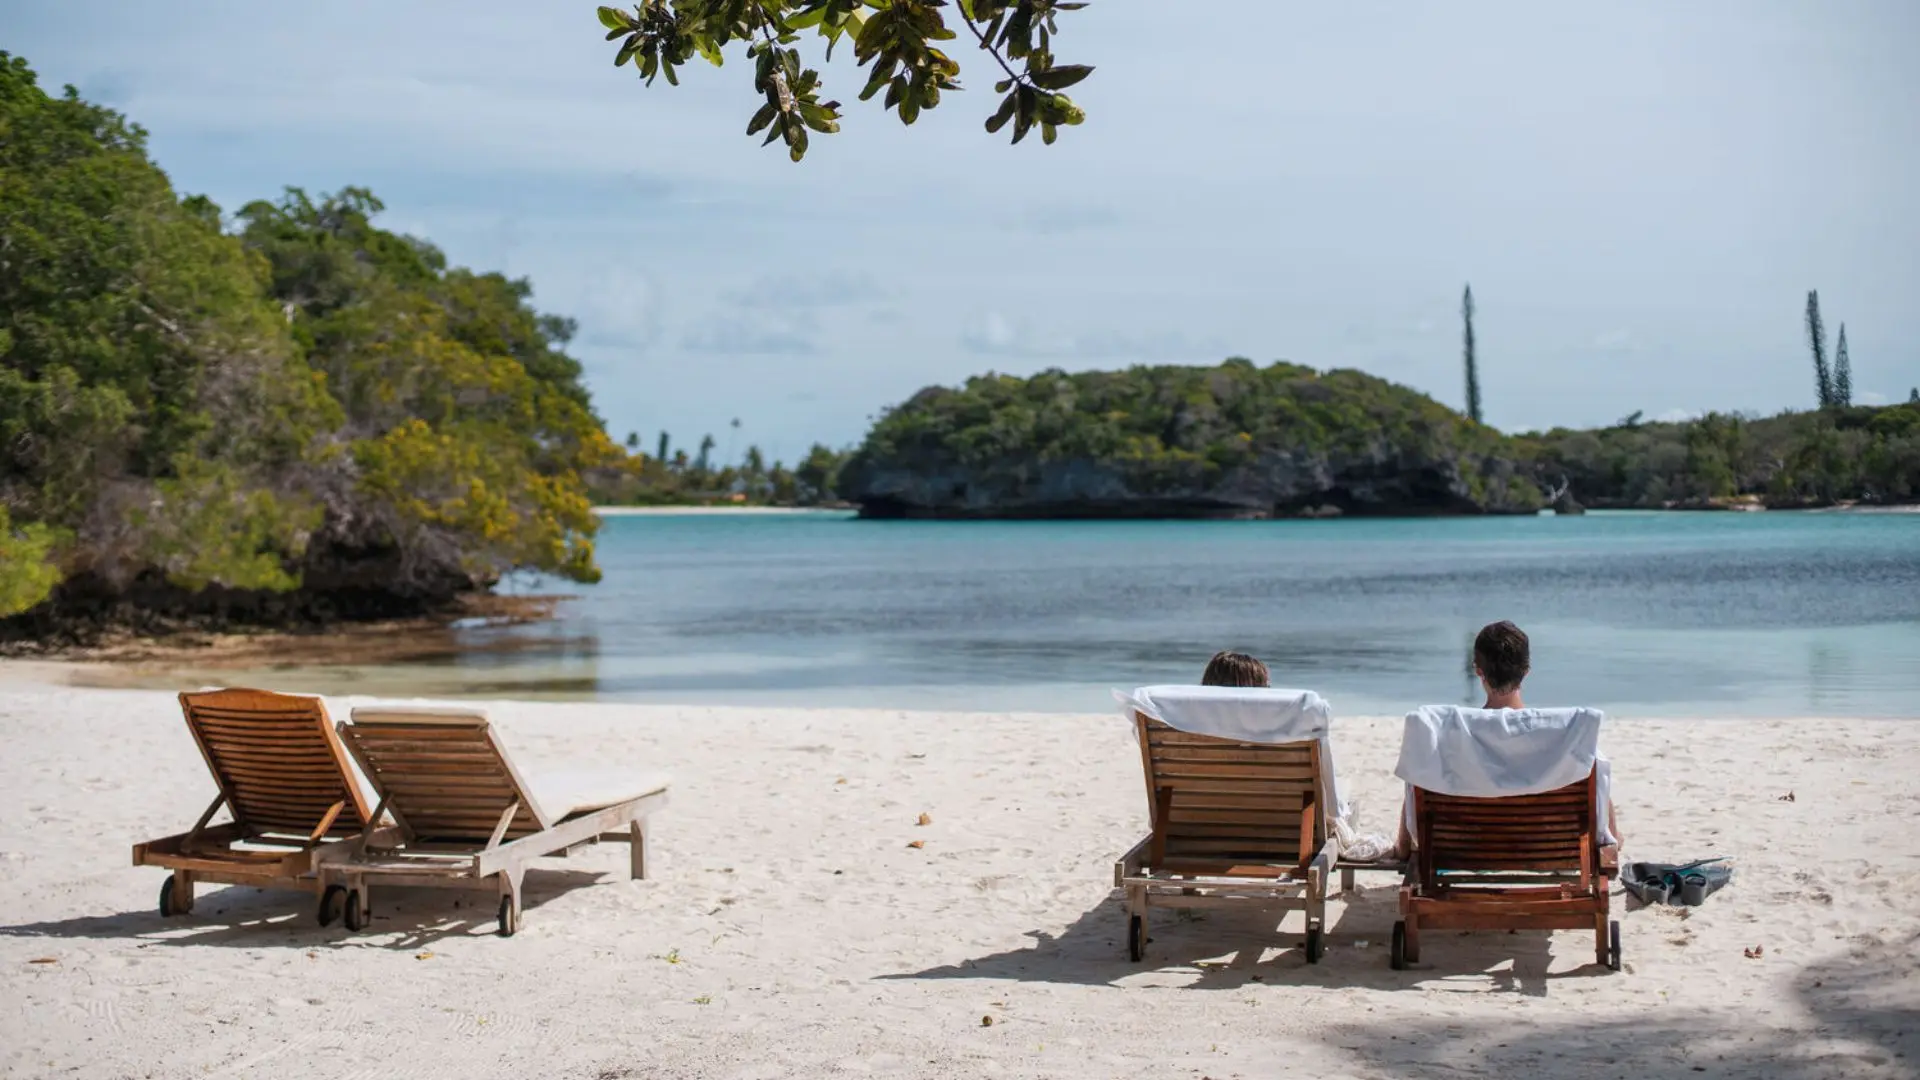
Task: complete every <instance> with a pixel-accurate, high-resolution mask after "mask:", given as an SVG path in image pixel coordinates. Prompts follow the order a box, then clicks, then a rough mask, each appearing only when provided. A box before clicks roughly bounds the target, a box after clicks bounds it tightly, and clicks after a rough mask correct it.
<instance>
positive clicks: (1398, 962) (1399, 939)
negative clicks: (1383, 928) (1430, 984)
mask: <svg viewBox="0 0 1920 1080" xmlns="http://www.w3.org/2000/svg"><path fill="white" fill-rule="evenodd" d="M1387 962H1388V963H1389V964H1392V965H1393V970H1395V971H1405V970H1407V922H1406V920H1405V919H1402V920H1400V921H1399V922H1397V923H1394V924H1393V947H1392V948H1391V949H1389V950H1388V951H1387Z"/></svg>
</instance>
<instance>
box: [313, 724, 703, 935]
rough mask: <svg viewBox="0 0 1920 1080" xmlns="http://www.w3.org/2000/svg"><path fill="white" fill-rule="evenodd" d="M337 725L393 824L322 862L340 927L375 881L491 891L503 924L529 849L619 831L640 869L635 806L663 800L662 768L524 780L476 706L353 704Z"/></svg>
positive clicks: (513, 915)
mask: <svg viewBox="0 0 1920 1080" xmlns="http://www.w3.org/2000/svg"><path fill="white" fill-rule="evenodd" d="M340 734H341V737H342V739H343V740H344V742H345V743H346V746H347V750H348V752H349V753H351V754H352V755H353V757H354V760H355V761H358V762H359V763H360V768H361V770H362V771H363V772H364V773H366V776H367V781H368V782H369V783H371V784H372V785H373V790H374V792H375V793H376V794H377V795H378V796H379V800H380V801H379V803H378V809H376V814H378V813H379V811H380V809H384V811H385V812H386V813H388V814H391V815H392V816H393V820H394V822H395V823H396V825H397V826H398V831H399V837H398V839H397V842H394V843H386V844H383V843H380V842H378V841H376V840H375V839H374V838H373V837H372V835H371V834H368V835H367V836H366V837H364V838H363V839H362V840H359V841H355V842H354V843H353V844H351V845H350V846H351V848H352V851H351V854H350V855H349V856H348V857H347V858H345V859H342V860H340V861H338V862H333V863H329V864H328V866H327V867H326V869H325V873H324V876H325V879H326V883H327V888H328V890H329V891H331V890H333V889H340V890H342V891H343V892H344V893H345V896H344V897H343V901H344V904H343V906H344V908H345V911H346V921H347V926H348V928H349V929H353V930H358V929H360V928H362V927H363V926H365V925H366V922H367V920H368V918H369V917H370V916H371V914H372V905H371V903H370V897H369V893H368V883H369V882H370V881H375V880H378V881H380V882H383V883H385V884H389V885H421V886H429V887H436V888H457V889H477V890H481V891H486V892H494V893H497V894H498V895H499V897H500V909H499V919H500V932H501V933H502V934H505V935H511V934H513V933H514V932H515V931H516V930H518V929H519V928H520V886H521V880H522V878H523V877H524V876H525V874H526V871H527V866H528V864H529V863H530V862H532V861H533V860H534V859H535V858H538V857H540V856H543V855H555V854H565V853H568V852H570V851H571V850H573V849H574V848H577V847H580V846H582V845H585V844H590V843H596V842H598V841H601V840H622V841H626V842H628V843H630V844H632V848H633V849H632V853H631V864H630V865H631V873H632V876H633V877H634V878H644V877H646V876H647V875H646V850H647V824H646V823H647V815H648V814H650V813H652V812H653V811H654V810H657V809H659V808H660V807H662V806H665V805H666V802H667V790H666V789H667V782H666V779H665V778H664V777H661V776H658V775H654V776H646V775H635V776H631V777H616V778H614V779H612V780H611V781H609V780H607V779H606V778H604V777H602V778H591V779H590V781H589V783H588V784H582V783H580V782H579V780H580V779H583V778H574V779H573V780H571V781H569V779H568V778H566V777H564V776H560V777H548V778H546V781H547V782H544V783H542V782H536V783H533V784H529V783H528V779H527V778H526V777H524V776H522V774H521V773H520V771H519V770H518V769H517V768H515V767H514V764H513V762H512V761H511V760H510V759H509V758H508V756H507V754H506V751H505V750H504V748H502V747H501V745H500V743H499V741H498V740H497V739H495V738H494V732H493V729H492V728H491V727H490V726H489V725H488V723H487V718H486V714H485V713H483V712H480V711H478V710H463V709H456V708H437V707H436V708H431V709H428V708H419V707H403V708H394V707H382V708H375V707H368V708H360V709H355V710H354V711H353V722H352V723H350V724H341V725H340Z"/></svg>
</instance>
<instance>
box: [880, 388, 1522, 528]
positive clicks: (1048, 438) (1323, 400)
mask: <svg viewBox="0 0 1920 1080" xmlns="http://www.w3.org/2000/svg"><path fill="white" fill-rule="evenodd" d="M1506 452H1507V447H1506V443H1505V440H1504V439H1503V438H1502V437H1501V435H1500V434H1499V433H1498V432H1496V431H1494V430H1493V429H1492V428H1489V427H1486V426H1484V425H1481V424H1476V423H1473V422H1472V421H1470V420H1468V419H1466V418H1464V417H1462V416H1461V415H1460V414H1459V413H1457V412H1455V411H1453V410H1452V409H1449V408H1447V407H1446V406H1444V405H1441V404H1439V403H1438V402H1436V401H1434V400H1433V399H1431V398H1429V397H1427V396H1425V395H1424V394H1419V393H1416V392H1414V391H1412V390H1409V389H1407V388H1405V387H1402V386H1398V385H1395V384H1393V383H1390V382H1387V381H1386V380H1384V379H1379V378H1375V377H1374V376H1371V375H1368V374H1366V373H1364V372H1360V371H1353V370H1335V371H1327V372H1318V371H1315V370H1314V369H1312V368H1309V367H1304V366H1301V365H1299V364H1288V363H1277V364H1272V365H1270V366H1267V367H1258V366H1256V365H1255V364H1254V363H1253V362H1252V361H1250V360H1246V359H1242V358H1234V359H1231V360H1228V361H1226V362H1225V363H1224V364H1221V365H1219V366H1217V367H1180V366H1139V367H1134V368H1130V369H1127V370H1125V371H1114V372H1099V371H1092V372H1080V373H1075V374H1067V373H1065V372H1062V371H1046V372H1042V373H1040V374H1038V375H1035V376H1033V377H1031V378H1019V377H1016V376H1011V375H986V376H981V377H978V378H974V379H970V380H968V382H967V383H966V385H965V386H964V387H961V388H959V389H949V388H945V387H933V388H929V389H927V390H923V391H921V392H920V393H919V394H917V395H915V396H914V397H913V398H911V399H910V400H908V401H907V402H905V403H904V404H902V405H900V406H898V407H896V408H894V409H892V410H890V411H889V412H888V413H886V415H884V416H883V417H882V418H881V419H880V420H879V421H878V422H877V423H876V424H875V425H874V427H873V430H872V431H871V433H869V434H868V436H867V440H866V442H865V444H864V445H863V446H862V447H861V448H860V450H859V451H858V452H857V453H856V454H855V456H854V459H853V460H852V461H851V462H849V464H848V466H847V469H848V472H849V473H856V472H857V473H859V474H861V475H871V474H872V472H873V471H874V470H875V469H876V468H883V467H892V466H893V465H895V464H899V463H907V465H908V467H910V468H915V469H920V470H922V471H930V470H941V469H958V470H965V471H966V472H967V473H968V474H969V475H970V476H971V477H972V481H971V483H972V484H974V485H975V486H979V485H982V484H997V485H1002V486H1004V487H1005V488H1006V489H1007V490H1018V489H1020V488H1021V487H1022V486H1023V485H1031V484H1032V483H1033V482H1034V475H1033V474H1034V473H1035V471H1036V470H1039V469H1044V468H1045V466H1047V465H1048V464H1049V463H1073V462H1084V463H1092V464H1096V465H1098V466H1099V467H1101V468H1103V469H1110V470H1112V471H1113V472H1114V473H1115V474H1116V475H1117V476H1118V477H1119V478H1120V479H1121V480H1122V481H1123V482H1124V483H1125V485H1126V488H1127V490H1128V492H1129V493H1130V494H1131V495H1133V496H1137V497H1143V498H1152V497H1156V496H1161V495H1172V494H1174V493H1206V492H1215V491H1219V490H1221V489H1222V488H1223V487H1232V486H1233V485H1235V484H1236V483H1237V482H1238V481H1239V478H1243V477H1253V476H1270V475H1272V474H1274V473H1275V472H1276V471H1278V472H1285V473H1290V474H1313V473H1318V474H1324V475H1328V476H1334V474H1339V473H1341V472H1342V471H1343V470H1350V469H1358V470H1360V471H1362V472H1366V471H1369V470H1371V471H1372V472H1373V473H1386V472H1392V471H1394V470H1395V469H1396V468H1397V466H1396V465H1395V464H1394V463H1396V462H1404V463H1406V464H1407V470H1406V471H1408V472H1412V471H1415V470H1420V469H1428V468H1431V467H1435V466H1436V464H1438V465H1439V466H1442V467H1444V468H1445V469H1448V470H1454V471H1456V472H1457V477H1458V479H1459V481H1460V483H1461V485H1462V491H1461V493H1460V495H1461V497H1462V498H1464V499H1465V500H1468V501H1471V502H1474V503H1479V504H1481V505H1499V506H1501V507H1502V508H1517V509H1531V508H1533V507H1537V506H1539V505H1540V502H1541V500H1540V493H1539V492H1538V491H1536V490H1534V489H1533V486H1532V485H1531V484H1524V485H1521V486H1520V487H1519V488H1516V489H1514V490H1508V489H1507V478H1506V477H1505V475H1504V474H1503V472H1502V470H1501V469H1500V468H1499V467H1498V466H1499V464H1500V460H1501V458H1502V456H1503V455H1504V454H1505V453H1506ZM1330 482H1331V483H1333V484H1336V485H1337V484H1343V483H1344V481H1342V480H1340V479H1339V478H1338V477H1337V476H1335V478H1334V479H1333V480H1332V481H1330ZM1260 483H1262V484H1265V483H1267V482H1266V481H1261V482H1260ZM1284 483H1290V482H1283V484H1284ZM1256 486H1258V485H1256ZM1268 486H1269V487H1270V486H1271V485H1270V484H1269V485H1268ZM1490 488H1492V490H1489V489H1490ZM1263 490H1265V488H1263Z"/></svg>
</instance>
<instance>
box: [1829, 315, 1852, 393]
mask: <svg viewBox="0 0 1920 1080" xmlns="http://www.w3.org/2000/svg"><path fill="white" fill-rule="evenodd" d="M1833 403H1834V404H1835V405H1838V406H1839V407H1841V408H1843V409H1844V408H1846V407H1847V406H1849V405H1851V404H1853V365H1852V364H1849V363H1848V362H1847V324H1846V323H1841V324H1840V340H1839V341H1838V342H1835V343H1834V346H1833Z"/></svg>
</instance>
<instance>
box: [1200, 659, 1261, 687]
mask: <svg viewBox="0 0 1920 1080" xmlns="http://www.w3.org/2000/svg"><path fill="white" fill-rule="evenodd" d="M1267 680H1268V675H1267V665H1265V664H1263V663H1261V662H1260V661H1258V660H1255V659H1254V658H1253V657H1251V656H1248V655H1247V654H1246V653H1243V652H1229V651H1224V650H1223V651H1221V652H1217V653H1214V654H1213V659H1211V660H1209V661H1207V670H1206V672H1205V673H1203V674H1202V675H1201V676H1200V685H1201V686H1268V685H1271V684H1270V683H1269V682H1268V681H1267Z"/></svg>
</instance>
